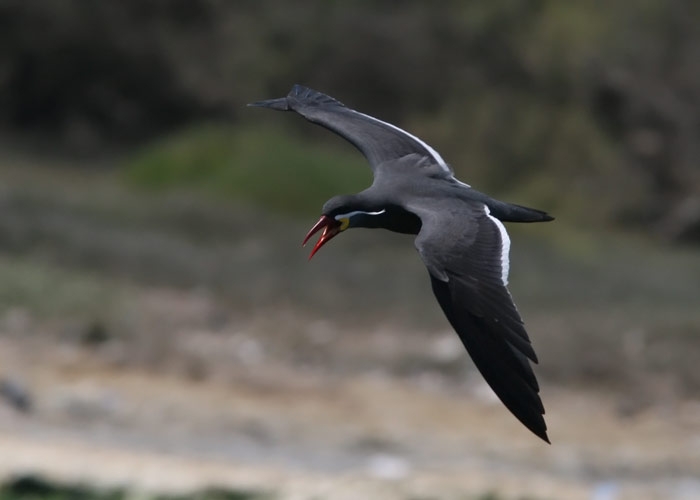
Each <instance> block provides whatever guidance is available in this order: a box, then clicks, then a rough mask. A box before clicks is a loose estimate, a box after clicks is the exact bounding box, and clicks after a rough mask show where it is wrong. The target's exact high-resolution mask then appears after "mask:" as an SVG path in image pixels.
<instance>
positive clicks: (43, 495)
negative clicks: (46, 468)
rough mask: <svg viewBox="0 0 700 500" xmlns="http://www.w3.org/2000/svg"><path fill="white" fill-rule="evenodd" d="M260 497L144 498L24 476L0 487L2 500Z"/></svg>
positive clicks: (188, 498)
mask: <svg viewBox="0 0 700 500" xmlns="http://www.w3.org/2000/svg"><path fill="white" fill-rule="evenodd" d="M263 498H268V497H267V496H266V495H262V494H260V493H254V492H248V491H239V490H228V489H219V488H211V489H206V490H203V491H198V492H194V493H191V494H186V495H165V494H155V495H147V496H145V495H143V494H138V495H137V494H134V493H132V492H129V491H127V490H125V489H122V488H97V487H93V486H88V485H82V484H62V483H56V482H53V481H48V480H46V479H43V478H40V477H35V476H23V477H19V478H16V479H13V480H11V481H8V482H7V483H5V484H4V485H1V486H0V500H136V499H138V500H262V499H263Z"/></svg>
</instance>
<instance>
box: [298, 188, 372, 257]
mask: <svg viewBox="0 0 700 500" xmlns="http://www.w3.org/2000/svg"><path fill="white" fill-rule="evenodd" d="M383 213H385V210H384V209H383V208H381V207H378V206H376V204H373V203H368V202H367V201H366V200H365V199H363V198H361V197H360V196H358V195H341V196H336V197H334V198H331V199H330V200H328V201H327V202H326V204H325V205H323V210H322V211H321V214H322V215H321V218H320V219H319V220H318V222H317V223H316V224H315V225H314V227H312V228H311V229H310V230H309V232H308V233H307V234H306V237H305V238H304V242H303V246H306V243H307V242H308V241H309V239H311V237H312V236H313V235H314V234H316V233H317V232H319V231H320V230H321V229H323V233H321V237H320V238H319V239H318V241H317V242H316V245H314V248H313V250H311V255H309V259H311V258H312V257H313V256H314V254H315V253H316V252H317V251H318V250H319V249H320V248H321V247H322V246H323V245H325V244H326V243H327V242H328V241H330V240H331V239H332V238H333V237H335V236H336V235H337V234H340V233H342V232H343V231H345V230H346V229H349V228H351V227H376V226H373V225H372V224H370V223H369V222H368V221H369V220H370V219H371V218H373V217H375V218H376V216H378V215H381V214H383Z"/></svg>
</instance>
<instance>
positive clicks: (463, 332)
mask: <svg viewBox="0 0 700 500" xmlns="http://www.w3.org/2000/svg"><path fill="white" fill-rule="evenodd" d="M251 106H261V107H268V108H273V109H277V110H283V111H295V112H297V113H299V114H300V115H302V116H304V117H305V118H306V119H308V120H310V121H312V122H314V123H318V124H320V125H322V126H324V127H326V128H328V129H330V130H332V131H334V132H336V133H338V134H339V135H341V136H342V137H344V138H345V139H347V140H348V141H350V142H351V143H352V144H354V145H355V146H356V147H357V148H358V149H359V150H360V151H361V152H362V153H363V154H364V155H365V157H366V158H367V160H368V161H369V164H370V167H371V168H372V172H373V174H374V182H373V183H372V185H371V186H370V187H369V188H368V189H366V190H364V191H362V192H360V193H357V194H354V195H341V196H336V197H334V198H331V199H330V200H329V201H328V202H327V203H326V204H325V205H324V207H323V210H322V213H323V216H322V217H321V220H319V222H318V223H317V224H316V226H314V228H312V230H311V231H310V232H309V234H308V235H307V238H306V240H308V239H309V237H310V236H311V235H312V234H313V233H315V232H316V231H319V230H320V229H324V232H323V235H322V236H321V239H320V240H319V241H318V243H317V244H316V246H315V247H314V250H313V252H312V254H311V255H312V256H313V254H314V253H315V252H316V251H317V250H318V249H319V248H320V247H321V246H322V245H323V244H325V243H326V242H327V241H328V240H330V239H331V238H332V237H334V236H335V235H336V234H338V233H340V232H341V231H344V230H345V229H347V228H350V227H381V228H385V229H389V230H391V231H396V232H401V233H410V234H416V235H417V236H416V240H415V245H416V249H417V250H418V253H419V254H420V256H421V258H422V260H423V262H424V263H425V265H426V267H427V268H428V272H429V274H430V280H431V284H432V288H433V292H434V293H435V296H436V298H437V300H438V302H439V304H440V306H441V307H442V310H443V312H444V313H445V316H447V319H448V320H449V322H450V324H451V325H452V327H453V328H454V329H455V331H456V332H457V334H458V335H459V338H460V339H461V340H462V343H463V344H464V346H465V347H466V349H467V351H468V352H469V354H470V356H471V357H472V359H473V360H474V364H475V365H476V367H477V368H478V369H479V371H480V372H481V374H482V375H483V376H484V379H485V380H486V382H487V383H488V384H489V385H490V386H491V388H492V389H493V390H494V392H495V393H496V395H498V397H499V398H500V399H501V401H502V402H503V403H504V404H505V405H506V407H507V408H508V409H509V410H510V411H511V412H512V413H513V414H514V415H515V416H516V417H517V418H518V419H519V420H520V421H521V422H522V423H523V424H524V425H525V426H526V427H527V428H528V429H530V430H531V431H532V432H534V433H535V434H536V435H538V436H539V437H541V438H542V439H544V440H545V441H547V442H549V439H548V437H547V426H546V424H545V421H544V417H543V415H544V407H543V405H542V401H541V399H540V397H539V386H538V384H537V379H536V378H535V374H534V373H533V371H532V367H531V366H530V361H532V362H535V363H536V362H537V356H536V355H535V351H534V349H533V348H532V345H531V343H530V339H529V338H528V335H527V333H526V331H525V327H524V325H523V321H522V319H521V317H520V314H519V313H518V310H517V309H516V307H515V304H514V303H513V300H512V298H511V295H510V293H509V292H508V289H507V287H506V286H507V284H508V271H509V260H508V255H509V250H510V239H509V238H508V234H507V233H506V230H505V228H504V226H503V224H502V222H501V221H509V222H541V221H549V220H552V217H551V216H549V215H548V214H546V213H545V212H542V211H540V210H535V209H532V208H527V207H522V206H519V205H514V204H510V203H505V202H501V201H498V200H495V199H493V198H490V197H489V196H487V195H485V194H484V193H480V192H479V191H476V190H474V189H472V188H471V187H470V186H469V185H467V184H465V183H463V182H461V181H459V180H457V179H456V178H455V177H454V174H453V172H452V169H451V168H450V167H449V166H448V165H447V163H446V162H445V161H444V160H443V159H442V157H441V156H440V155H439V154H438V153H437V152H436V151H435V150H434V149H433V148H431V147H430V146H429V145H427V144H426V143H425V142H423V141H422V140H421V139H419V138H417V137H415V136H413V135H411V134H409V133H408V132H406V131H404V130H401V129H399V128H398V127H396V126H394V125H391V124H389V123H385V122H383V121H381V120H378V119H376V118H374V117H371V116H368V115H365V114H363V113H360V112H357V111H355V110H352V109H350V108H348V107H346V106H345V105H343V104H342V103H340V102H339V101H337V100H336V99H334V98H332V97H329V96H327V95H325V94H322V93H320V92H317V91H315V90H312V89H309V88H306V87H302V86H300V85H295V86H294V87H293V88H292V90H291V92H290V93H289V95H287V97H283V98H280V99H271V100H267V101H260V102H256V103H253V104H251ZM306 240H304V241H305V242H306Z"/></svg>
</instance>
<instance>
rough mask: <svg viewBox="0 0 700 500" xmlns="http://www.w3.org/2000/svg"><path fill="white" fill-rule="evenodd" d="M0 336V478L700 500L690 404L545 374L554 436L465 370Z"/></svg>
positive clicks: (150, 486) (288, 490)
mask: <svg viewBox="0 0 700 500" xmlns="http://www.w3.org/2000/svg"><path fill="white" fill-rule="evenodd" d="M0 340H1V342H0V343H1V345H0V353H1V354H0V362H1V364H0V366H2V367H4V368H5V369H7V368H8V367H10V366H14V367H15V368H17V367H18V366H20V365H22V366H24V371H23V373H25V374H27V375H28V378H27V379H25V380H24V384H25V386H26V387H30V388H31V394H32V399H33V402H34V406H33V409H32V411H31V412H29V413H22V412H18V411H16V410H14V409H13V408H11V407H10V406H9V405H2V406H0V475H2V476H5V477H7V476H11V475H14V474H18V473H22V472H33V473H41V474H45V475H47V476H49V477H55V478H57V479H61V480H70V481H75V480H80V481H87V482H91V483H97V484H108V485H127V486H129V487H132V488H135V489H136V490H147V491H160V492H162V491H177V492H182V491H188V490H192V489H195V488H198V487H201V486H204V485H212V484H214V485H220V486H227V487H232V488H238V489H245V490H250V491H261V492H270V493H272V494H273V495H274V498H284V499H292V498H329V499H331V498H333V499H335V498H338V499H344V498H386V499H394V498H396V499H408V498H412V499H415V498H455V499H464V498H471V497H475V496H477V495H483V494H486V493H489V492H492V493H495V494H498V495H500V496H499V498H500V497H503V498H534V499H540V498H551V499H594V500H614V499H686V498H687V499H691V498H700V403H698V402H688V401H677V400H673V401H667V402H665V403H664V404H656V405H651V406H648V407H646V408H645V409H644V410H642V411H639V412H636V413H635V414H634V415H633V416H629V415H628V416H625V413H624V412H621V411H620V407H619V405H618V404H617V399H618V397H617V396H616V395H615V394H611V393H604V392H601V391H593V390H591V389H590V388H587V389H580V390H571V389H568V390H565V389H564V388H560V387H553V386H550V385H548V384H546V383H545V384H543V397H544V400H545V402H546V407H547V410H548V415H547V420H548V424H549V427H550V437H551V439H552V442H553V444H552V445H551V446H549V445H546V444H544V443H543V442H540V441H539V440H538V439H537V438H535V437H534V436H532V435H530V434H529V433H528V431H526V430H525V429H524V428H522V427H521V426H520V425H519V424H518V422H517V421H516V420H515V419H513V418H512V417H511V416H510V415H509V414H508V412H507V411H506V410H505V409H504V408H503V407H502V406H501V404H500V403H499V402H498V401H496V400H495V398H494V397H493V396H492V394H491V393H490V391H489V390H488V388H487V387H486V386H485V385H484V384H483V382H481V381H480V379H479V378H478V377H476V376H474V377H472V376H469V377H467V379H466V380H465V381H464V382H463V383H461V384H454V383H444V381H443V380H442V379H441V378H440V376H439V374H432V375H431V374H430V373H427V374H423V375H422V376H419V377H415V376H411V377H398V376H393V375H390V374H387V373H386V372H384V371H380V370H379V368H378V369H377V370H374V371H373V370H370V371H368V372H366V373H364V374H360V375H356V376H353V377H346V376H340V375H337V374H334V373H332V372H328V371H327V370H321V369H310V368H304V367H299V366H289V365H286V364H284V363H281V362H279V363H278V362H275V361H274V360H270V359H268V360H266V361H265V363H260V364H258V365H256V366H255V367H254V369H251V367H250V366H240V367H235V366H234V367H232V368H231V370H230V371H229V372H227V376H226V377H222V378H216V377H209V378H207V379H205V380H196V379H193V378H192V377H191V376H183V374H182V373H177V372H168V371H167V370H164V371H163V370H161V371H153V370H143V369H134V368H125V367H118V366H116V367H115V366H114V364H113V363H107V362H105V361H104V359H103V358H101V357H99V356H97V357H96V356H94V353H93V352H91V351H90V350H87V349H85V348H84V347H79V346H76V345H73V344H66V343H61V342H57V343H56V344H55V345H53V346H52V347H51V349H46V348H45V347H46V344H45V342H43V343H42V345H43V346H44V348H42V349H40V348H37V345H38V344H37V343H33V342H32V341H30V340H27V339H23V340H22V339H19V340H18V339H16V338H14V337H12V338H3V339H0ZM20 371H21V370H20ZM21 372H22V371H21ZM15 373H18V372H17V371H15Z"/></svg>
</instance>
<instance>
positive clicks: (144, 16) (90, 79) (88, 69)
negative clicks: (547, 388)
mask: <svg viewBox="0 0 700 500" xmlns="http://www.w3.org/2000/svg"><path fill="white" fill-rule="evenodd" d="M401 5H402V7H401V9H397V8H396V7H395V3H394V2H389V1H379V0H377V1H366V2H340V1H325V0H318V1H303V2H287V1H285V0H268V1H266V2H255V1H240V2H226V1H222V0H202V1H198V2H191V1H170V2H141V1H138V0H132V1H122V2H83V1H78V0H75V1H70V0H66V1H63V0H43V1H32V2H26V1H22V0H15V1H13V0H4V1H2V2H0V129H1V130H2V132H3V133H4V135H5V136H6V137H9V138H10V139H11V140H13V141H14V140H16V139H23V140H24V139H27V140H29V141H30V142H29V144H30V145H31V147H32V148H33V149H35V150H43V149H44V147H46V145H47V144H50V145H51V147H54V148H58V149H59V150H60V151H63V152H64V153H68V154H69V155H76V154H78V155H81V156H85V155H87V156H91V155H95V154H103V153H104V151H114V150H115V149H116V150H118V151H119V152H120V154H122V155H123V154H125V153H126V154H127V155H128V157H132V156H130V155H132V154H134V151H139V149H134V148H137V147H141V146H144V145H146V144H151V143H152V141H154V140H155V141H156V142H155V145H151V146H150V147H149V149H148V150H147V154H148V155H150V156H147V160H149V159H151V158H154V156H153V155H154V149H153V148H156V149H158V148H160V147H163V148H166V152H165V153H164V154H165V155H166V158H167V155H168V154H171V153H169V152H168V151H167V148H169V147H171V145H172V139H170V140H168V139H167V136H169V134H171V133H173V132H175V131H179V135H177V136H176V137H177V141H178V142H180V141H185V142H187V141H194V143H195V144H196V145H197V146H196V147H195V150H197V148H200V146H199V144H200V142H197V141H204V144H205V146H201V147H204V148H205V149H206V148H207V147H209V146H208V145H211V144H212V141H213V144H214V149H215V150H216V148H217V147H218V148H219V150H220V149H221V147H220V146H219V145H220V144H222V143H223V144H224V145H225V144H228V141H227V139H226V135H225V134H230V137H231V143H233V144H246V143H249V142H253V143H254V142H255V139H254V138H253V139H251V134H253V135H254V134H256V133H257V132H256V131H261V132H260V137H259V138H258V142H259V143H260V149H259V150H258V151H264V150H265V149H266V139H268V138H270V136H269V132H265V131H263V130H264V129H262V128H261V125H260V124H261V123H263V121H264V123H266V124H269V123H270V122H272V121H282V122H284V120H281V117H279V116H275V117H270V116H265V117H263V118H261V117H259V116H257V115H256V114H255V113H253V112H252V110H248V109H246V108H245V107H244V104H245V103H247V102H249V101H252V100H256V99H261V98H268V97H277V96H281V95H284V94H285V93H286V92H287V90H288V89H289V87H290V86H291V85H292V84H293V83H303V84H306V85H309V86H312V87H315V88H318V89H319V90H322V91H324V92H326V93H329V94H331V95H334V96H336V97H338V98H339V99H340V100H342V101H344V102H346V103H347V104H348V105H351V106H352V107H355V108H359V109H361V110H363V111H365V112H368V113H371V114H374V115H377V116H379V117H382V118H384V119H386V120H389V121H393V122H396V123H399V124H401V125H402V126H403V127H405V128H408V129H409V130H411V131H412V132H413V133H415V134H417V135H419V136H421V137H423V138H425V139H426V140H427V141H428V142H429V143H431V144H433V145H434V146H435V147H436V148H437V149H438V150H440V151H441V153H443V156H444V157H445V158H447V159H448V161H449V162H451V163H452V164H453V166H454V168H455V170H456V171H457V172H458V174H460V175H461V176H462V178H464V179H465V180H467V181H468V182H470V183H471V184H472V185H474V186H476V187H478V188H480V189H481V190H484V191H488V192H491V193H493V194H497V195H499V196H504V197H508V198H509V199H511V200H513V201H517V202H522V203H528V204H530V205H535V206H540V207H541V208H545V209H547V210H548V211H550V212H552V213H555V214H557V215H558V216H559V217H560V218H561V217H564V218H567V217H568V218H572V219H573V222H574V223H575V224H576V225H583V226H589V227H592V226H599V225H601V224H604V225H606V226H609V227H614V228H624V229H635V230H638V231H644V232H650V233H652V234H653V235H654V236H655V237H657V238H663V239H670V240H675V241H682V240H695V241H698V240H699V239H700V194H699V193H700V168H698V165H699V164H700V140H698V139H699V138H700V117H699V113H700V112H699V111H698V110H700V29H699V28H698V25H697V22H696V20H697V19H698V18H700V4H699V3H698V2H695V1H693V0H671V1H668V0H646V1H643V2H634V3H630V2H623V1H621V0H617V1H611V2H606V3H605V5H604V6H602V5H601V4H600V3H597V2H585V1H572V2H561V1H558V0H494V1H490V2H477V1H470V2H431V3H427V2H417V1H414V2H403V3H402V4H401ZM265 120H266V121H265ZM202 121H208V122H210V121H215V122H217V123H219V122H222V121H223V122H226V123H228V124H232V126H229V125H227V127H226V128H224V129H223V130H225V134H224V135H222V133H221V132H220V131H218V132H217V127H216V126H215V127H209V128H207V129H206V130H210V131H213V132H212V134H213V136H214V139H211V138H202V135H203V134H202V132H201V130H202V129H201V128H199V127H195V128H194V129H191V128H190V127H192V126H193V125H195V124H196V123H199V122H202ZM292 122H293V121H292V120H288V123H290V125H289V128H290V130H292V129H293V130H298V133H299V134H314V135H313V144H317V143H323V142H324V141H325V142H326V143H327V144H329V145H330V147H331V148H334V150H338V149H340V148H345V147H346V146H344V145H342V144H341V141H339V140H334V139H333V138H329V137H327V134H321V133H317V132H316V131H312V130H310V129H311V128H312V127H302V126H300V124H299V122H293V123H292ZM183 130H184V132H183ZM192 130H194V131H192ZM289 133H290V132H289V131H285V133H284V135H288V134H289ZM192 134H193V135H194V138H190V135H192ZM217 134H218V135H217ZM241 134H242V137H243V138H244V139H245V140H241V139H240V138H239V139H237V137H239V135H241ZM246 134H247V135H246ZM265 134H268V135H265ZM279 136H280V134H278V135H277V136H274V135H273V136H272V138H273V139H274V138H275V137H279ZM217 137H218V139H217ZM162 138H164V140H165V142H159V140H161V139H162ZM271 140H272V139H271ZM295 140H296V139H295ZM236 141H238V142H236ZM309 143H311V141H309ZM226 147H228V149H226ZM309 147H311V146H309ZM217 151H218V150H217ZM285 151H286V150H283V151H280V154H279V155H278V156H277V157H274V155H273V156H270V155H268V156H269V162H270V163H274V162H277V163H278V164H281V165H284V163H285V155H284V154H282V153H284V152H285ZM340 151H341V152H344V154H345V156H349V154H350V153H348V152H347V151H349V149H346V150H342V149H340ZM238 153H239V152H238V149H236V147H235V146H224V151H223V152H221V155H220V156H217V155H216V153H214V154H209V155H208V158H209V160H208V163H207V165H208V166H209V167H210V168H209V169H207V168H204V169H203V172H200V173H199V174H198V176H196V177H206V176H207V175H208V174H211V175H213V176H214V181H213V182H211V183H210V184H214V185H216V184H219V182H218V180H216V178H217V176H218V175H220V173H221V172H222V171H224V170H225V169H224V168H222V167H221V165H224V166H225V167H228V168H232V167H231V166H230V164H231V163H232V162H233V163H236V165H237V166H239V165H240V161H241V160H242V159H243V160H245V159H246V158H254V157H256V156H258V155H256V154H255V152H253V153H251V154H247V155H244V156H240V155H239V154H238ZM135 154H136V159H135V160H133V162H132V161H130V160H129V161H127V162H126V164H127V165H130V169H131V174H132V175H131V177H130V178H131V179H132V180H133V179H135V180H136V181H137V182H142V183H145V184H148V185H157V186H162V185H173V184H175V185H178V184H179V185H189V184H191V183H195V184H196V183H198V182H199V181H198V180H197V179H194V180H193V178H192V175H191V170H192V169H197V168H198V167H200V163H201V162H200V161H199V160H200V158H201V156H198V155H194V156H192V159H191V160H189V161H191V165H189V166H188V165H185V166H184V167H183V168H181V169H173V172H172V173H167V172H166V173H163V172H160V171H158V172H156V173H155V174H154V172H153V169H154V168H155V169H156V170H158V167H153V165H152V164H150V162H149V161H143V159H142V158H140V157H139V153H138V152H137V153H135ZM237 155H238V156H237ZM175 156H176V157H177V156H178V154H177V152H176V153H175ZM334 157H335V155H334V154H328V155H325V156H324V157H323V158H324V162H325V161H326V158H327V163H328V165H327V167H328V169H327V172H326V173H323V174H321V177H319V176H314V177H312V179H313V184H315V185H316V184H318V183H321V184H323V183H324V182H326V184H327V183H328V182H327V181H324V178H323V176H325V178H326V179H327V178H329V177H333V175H334V169H333V158H334ZM337 157H338V158H340V159H339V160H338V161H339V162H343V161H344V160H343V159H342V158H341V156H340V155H338V156H337ZM155 158H157V159H158V160H157V161H160V160H159V159H160V157H159V156H158V152H156V153H155ZM302 163H303V162H302ZM357 163H358V164H359V163H361V159H360V158H359V156H358V157H357ZM120 164H122V165H123V164H124V163H120ZM134 164H135V165H136V166H134ZM212 165H213V166H212ZM205 167H206V165H205ZM261 168H264V165H262V167H261ZM188 169H189V170H188ZM134 170H135V171H134ZM183 172H189V173H188V174H187V175H183ZM163 175H165V176H167V175H172V176H174V178H173V179H165V181H163V179H161V177H162V176H163ZM303 175H305V174H302V176H303ZM154 176H155V177H157V178H158V179H160V180H159V181H158V182H153V177H154ZM234 177H235V176H234ZM160 181H163V182H160ZM227 182H229V183H231V184H237V183H239V182H240V179H239V178H234V179H229V180H228V181H227ZM204 184H207V182H204ZM357 184H358V185H361V182H360V181H357ZM355 185H356V184H351V185H350V186H351V187H355ZM329 187H333V189H336V185H335V184H334V183H332V182H331V184H330V186H329ZM347 190H348V191H349V190H351V189H349V188H347ZM239 191H240V190H238V191H237V190H236V189H230V190H226V191H225V194H226V195H227V196H230V195H232V196H234V197H237V196H238V195H239V194H240V192H239ZM253 191H255V189H253ZM324 194H325V195H328V196H330V195H331V194H335V192H331V191H329V192H324ZM325 197H327V196H319V199H318V200H314V203H317V204H318V205H319V206H320V202H321V201H323V199H325ZM274 198H275V194H274V193H267V194H265V195H264V196H262V198H261V200H260V201H262V202H268V201H269V199H274ZM295 203H297V202H295V201H294V200H291V201H290V202H289V204H288V205H284V204H283V205H282V206H280V207H277V208H282V209H284V210H293V209H294V208H295V206H296V205H295ZM299 203H303V202H299Z"/></svg>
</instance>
